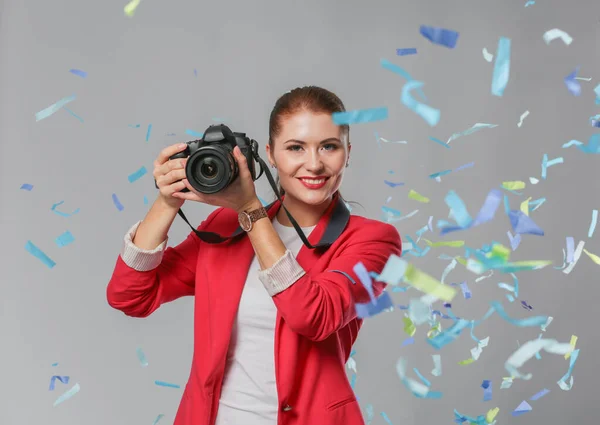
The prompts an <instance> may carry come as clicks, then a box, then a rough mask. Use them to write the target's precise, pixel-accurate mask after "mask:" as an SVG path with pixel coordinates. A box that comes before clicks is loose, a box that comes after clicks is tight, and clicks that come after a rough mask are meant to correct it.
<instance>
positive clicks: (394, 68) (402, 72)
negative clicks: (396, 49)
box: [380, 59, 427, 102]
mask: <svg viewBox="0 0 600 425" xmlns="http://www.w3.org/2000/svg"><path fill="white" fill-rule="evenodd" d="M380 63H381V67H382V68H384V69H387V70H388V71H392V72H393V73H395V74H398V75H400V76H401V77H402V78H404V79H405V80H406V81H411V80H412V79H413V78H412V77H411V76H410V74H409V73H408V72H406V71H405V70H404V69H402V68H401V67H399V66H398V65H396V64H393V63H391V62H390V61H388V60H387V59H381V61H380ZM417 92H418V93H419V96H421V97H422V98H423V101H424V102H427V97H425V93H423V90H422V89H421V88H418V89H417Z"/></svg>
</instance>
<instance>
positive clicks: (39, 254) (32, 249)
mask: <svg viewBox="0 0 600 425" xmlns="http://www.w3.org/2000/svg"><path fill="white" fill-rule="evenodd" d="M25 249H26V250H27V252H29V253H30V254H31V255H33V256H34V257H36V258H38V259H39V260H40V261H41V262H42V263H44V264H45V265H46V266H48V268H49V269H51V268H52V267H54V266H55V265H56V263H55V262H54V261H52V259H50V257H48V256H47V255H46V254H45V253H44V251H42V250H41V249H39V248H38V247H37V246H35V245H34V244H33V243H32V242H31V241H27V243H26V244H25Z"/></svg>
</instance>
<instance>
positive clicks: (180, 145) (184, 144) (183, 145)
mask: <svg viewBox="0 0 600 425" xmlns="http://www.w3.org/2000/svg"><path fill="white" fill-rule="evenodd" d="M186 146H187V144H186V143H180V144H179V147H180V148H185V147H186Z"/></svg>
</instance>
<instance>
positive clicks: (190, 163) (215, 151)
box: [169, 124, 263, 194]
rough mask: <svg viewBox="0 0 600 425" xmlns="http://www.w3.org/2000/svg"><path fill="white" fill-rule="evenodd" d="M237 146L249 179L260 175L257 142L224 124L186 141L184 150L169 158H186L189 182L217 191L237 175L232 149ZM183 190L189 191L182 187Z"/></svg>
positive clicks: (198, 186)
mask: <svg viewBox="0 0 600 425" xmlns="http://www.w3.org/2000/svg"><path fill="white" fill-rule="evenodd" d="M236 146H239V148H240V151H241V152H242V154H243V155H244V156H245V157H246V161H247V163H248V169H249V170H250V174H251V175H252V180H257V179H258V178H259V177H260V176H261V175H262V172H263V170H262V166H261V172H260V174H259V175H257V174H256V164H255V158H258V143H257V142H256V140H253V139H250V138H248V137H247V136H246V133H235V132H232V131H231V129H230V128H229V127H227V126H226V125H224V124H218V125H211V126H210V127H208V129H206V131H205V132H204V135H203V136H202V139H199V140H193V141H190V142H187V147H186V148H185V150H183V151H181V152H179V153H176V154H175V155H172V156H170V157H169V159H177V158H182V159H183V158H188V160H187V163H186V167H185V175H186V178H187V180H188V181H189V182H190V185H191V186H192V187H193V188H194V189H195V190H197V191H198V192H200V193H205V194H211V193H217V192H220V191H222V190H224V189H225V188H227V187H228V186H229V185H230V184H231V183H232V182H233V181H234V180H235V179H236V178H237V177H238V175H239V167H238V164H237V161H236V160H235V157H234V156H233V149H234V148H235V147H236ZM182 192H189V189H188V188H184V189H183V190H182Z"/></svg>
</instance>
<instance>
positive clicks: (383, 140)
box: [379, 137, 408, 145]
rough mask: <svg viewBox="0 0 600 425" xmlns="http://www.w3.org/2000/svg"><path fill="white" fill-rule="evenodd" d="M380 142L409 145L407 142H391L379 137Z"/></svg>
mask: <svg viewBox="0 0 600 425" xmlns="http://www.w3.org/2000/svg"><path fill="white" fill-rule="evenodd" d="M379 140H381V141H382V142H384V143H397V144H401V145H406V144H407V143H408V142H407V141H406V140H396V141H390V140H387V139H384V138H383V137H379Z"/></svg>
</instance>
